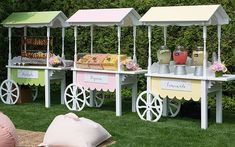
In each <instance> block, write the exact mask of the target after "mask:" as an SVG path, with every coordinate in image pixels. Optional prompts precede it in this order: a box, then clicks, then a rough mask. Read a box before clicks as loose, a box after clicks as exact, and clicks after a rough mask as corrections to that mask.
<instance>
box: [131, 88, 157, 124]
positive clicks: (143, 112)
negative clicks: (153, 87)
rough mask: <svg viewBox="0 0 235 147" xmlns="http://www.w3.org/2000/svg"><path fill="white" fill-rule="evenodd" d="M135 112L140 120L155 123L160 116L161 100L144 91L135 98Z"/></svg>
mask: <svg viewBox="0 0 235 147" xmlns="http://www.w3.org/2000/svg"><path fill="white" fill-rule="evenodd" d="M148 98H149V100H148ZM136 110H137V114H138V115H139V117H140V118H141V119H142V120H148V121H152V122H156V121H158V120H159V119H160V118H161V115H162V99H160V98H159V96H157V95H156V94H153V93H148V92H147V91H144V92H142V93H141V94H140V95H139V96H138V98H137V101H136Z"/></svg>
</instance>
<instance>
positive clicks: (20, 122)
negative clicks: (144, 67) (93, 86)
mask: <svg viewBox="0 0 235 147" xmlns="http://www.w3.org/2000/svg"><path fill="white" fill-rule="evenodd" d="M56 98H58V99H57V100H56ZM0 111H2V112H4V113H5V114H7V115H8V116H9V117H10V118H11V119H12V121H13V122H14V124H15V126H16V128H18V129H25V130H33V131H46V129H47V127H48V126H49V124H50V123H51V121H52V120H53V118H54V117H55V116H56V115H59V114H65V113H68V112H69V110H68V109H67V108H66V106H64V105H60V104H59V97H55V96H54V97H53V96H52V106H51V108H49V109H46V108H45V107H44V100H43V97H40V98H39V99H38V100H36V101H35V102H33V103H27V104H18V105H5V104H3V103H1V102H0ZM76 114H77V115H78V116H79V117H86V118H89V119H92V120H94V121H96V122H98V123H100V124H101V125H103V126H104V127H105V128H106V129H107V130H108V131H109V132H110V133H111V134H112V136H113V138H114V140H115V141H117V143H116V144H114V145H112V146H114V147H116V146H117V147H145V146H146V147H151V146H152V147H156V146H174V147H175V146H179V147H182V146H196V147H198V146H213V147H214V146H218V147H226V146H231V147H232V146H235V113H234V112H224V113H223V114H224V117H223V118H224V123H223V124H216V123H215V113H214V112H213V111H212V115H211V118H210V119H209V128H208V129H207V130H201V129H200V120H197V119H190V118H182V117H176V118H161V119H160V121H159V122H157V123H150V122H145V121H142V120H140V119H139V117H138V115H137V114H136V113H132V112H131V101H130V99H124V100H123V116H121V117H116V116H115V101H114V99H107V100H106V102H105V103H104V105H103V106H102V108H99V109H98V108H88V107H86V108H85V109H84V110H83V111H81V112H76Z"/></svg>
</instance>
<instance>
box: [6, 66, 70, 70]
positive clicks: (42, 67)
mask: <svg viewBox="0 0 235 147" xmlns="http://www.w3.org/2000/svg"><path fill="white" fill-rule="evenodd" d="M6 67H7V68H15V69H16V68H17V69H44V70H46V69H49V70H70V69H71V68H70V67H46V66H6Z"/></svg>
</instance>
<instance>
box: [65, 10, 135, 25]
mask: <svg viewBox="0 0 235 147" xmlns="http://www.w3.org/2000/svg"><path fill="white" fill-rule="evenodd" d="M139 19H140V15H139V14H138V13H137V12H136V11H135V10H134V9H133V8H114V9H85V10H78V11H77V12H76V13H75V14H74V15H72V16H71V17H70V18H69V19H68V20H67V22H68V23H70V24H71V25H81V26H89V25H104V26H105V25H124V26H133V25H140V22H139Z"/></svg>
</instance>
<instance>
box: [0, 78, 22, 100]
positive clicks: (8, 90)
mask: <svg viewBox="0 0 235 147" xmlns="http://www.w3.org/2000/svg"><path fill="white" fill-rule="evenodd" d="M19 96H20V90H19V87H18V85H17V84H16V83H15V82H14V81H12V80H5V81H3V82H2V84H1V86H0V97H1V99H2V101H3V103H5V104H15V103H16V102H17V101H18V99H19Z"/></svg>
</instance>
